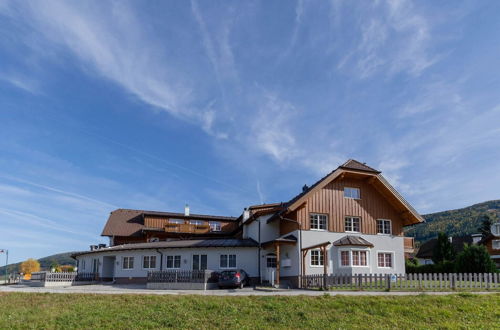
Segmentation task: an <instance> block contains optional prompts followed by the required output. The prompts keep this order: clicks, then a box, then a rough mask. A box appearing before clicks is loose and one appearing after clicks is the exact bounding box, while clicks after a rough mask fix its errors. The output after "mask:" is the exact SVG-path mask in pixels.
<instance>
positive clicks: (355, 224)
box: [345, 217, 361, 233]
mask: <svg viewBox="0 0 500 330" xmlns="http://www.w3.org/2000/svg"><path fill="white" fill-rule="evenodd" d="M345 231H347V232H354V233H359V232H361V218H359V217H345Z"/></svg>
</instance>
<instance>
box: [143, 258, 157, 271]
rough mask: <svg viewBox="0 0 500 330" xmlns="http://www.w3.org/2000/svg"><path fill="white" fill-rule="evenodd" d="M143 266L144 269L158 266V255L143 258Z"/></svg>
mask: <svg viewBox="0 0 500 330" xmlns="http://www.w3.org/2000/svg"><path fill="white" fill-rule="evenodd" d="M142 268H144V269H153V268H156V256H144V257H143V258H142Z"/></svg>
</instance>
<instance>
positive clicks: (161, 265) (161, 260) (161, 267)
mask: <svg viewBox="0 0 500 330" xmlns="http://www.w3.org/2000/svg"><path fill="white" fill-rule="evenodd" d="M156 252H158V253H159V254H160V255H161V257H160V271H162V270H163V253H162V252H161V251H160V250H158V249H156Z"/></svg>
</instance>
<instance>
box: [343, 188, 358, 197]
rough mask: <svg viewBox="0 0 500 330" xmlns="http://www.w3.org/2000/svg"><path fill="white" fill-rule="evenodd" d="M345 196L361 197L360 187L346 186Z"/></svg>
mask: <svg viewBox="0 0 500 330" xmlns="http://www.w3.org/2000/svg"><path fill="white" fill-rule="evenodd" d="M344 197H346V198H354V199H360V198H361V195H360V194H359V188H351V187H344Z"/></svg>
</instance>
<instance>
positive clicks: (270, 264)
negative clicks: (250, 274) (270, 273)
mask: <svg viewBox="0 0 500 330" xmlns="http://www.w3.org/2000/svg"><path fill="white" fill-rule="evenodd" d="M266 263H267V268H276V255H274V254H268V255H267V260H266Z"/></svg>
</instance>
